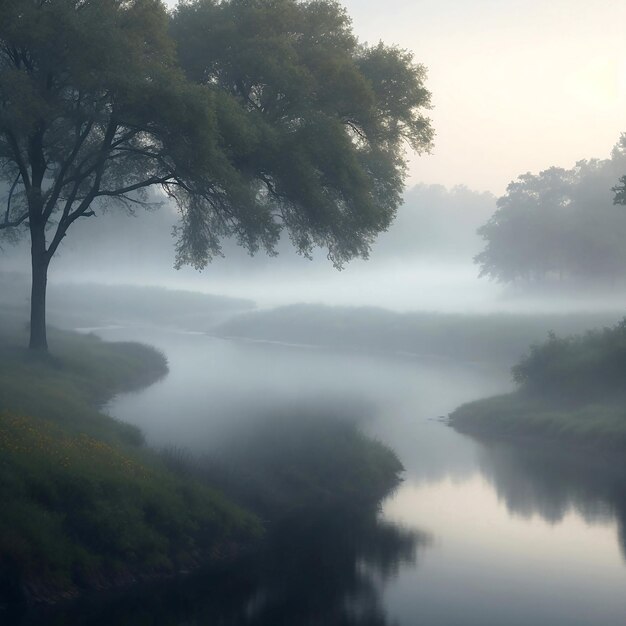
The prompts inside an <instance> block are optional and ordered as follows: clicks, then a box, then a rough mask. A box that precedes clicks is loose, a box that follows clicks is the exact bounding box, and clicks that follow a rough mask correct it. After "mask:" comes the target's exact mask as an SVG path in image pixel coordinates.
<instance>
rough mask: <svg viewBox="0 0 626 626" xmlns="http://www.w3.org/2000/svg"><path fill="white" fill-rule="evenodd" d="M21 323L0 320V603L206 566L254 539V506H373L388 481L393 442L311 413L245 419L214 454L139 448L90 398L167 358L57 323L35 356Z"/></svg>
mask: <svg viewBox="0 0 626 626" xmlns="http://www.w3.org/2000/svg"><path fill="white" fill-rule="evenodd" d="M19 319H20V318H19V317H17V316H15V317H13V318H12V317H11V316H9V315H5V316H4V317H2V318H1V320H0V321H2V324H1V326H0V328H2V331H0V501H1V502H2V507H0V607H1V606H2V604H3V603H6V602H8V603H9V604H14V603H15V601H17V600H24V599H26V600H31V601H32V600H34V601H43V602H50V601H57V600H59V599H61V598H69V597H73V596H76V595H78V594H80V593H81V591H82V590H85V589H102V588H108V587H114V586H125V585H127V584H130V583H132V582H134V581H136V580H138V579H139V580H141V579H146V578H155V577H156V578H158V577H161V576H164V575H170V574H173V573H176V572H178V571H180V570H181V569H184V570H188V569H191V568H193V567H195V566H198V565H201V564H203V563H207V562H211V563H214V562H215V561H216V560H220V559H224V558H230V557H233V556H235V555H237V554H238V553H240V552H241V549H242V548H244V547H246V546H252V545H255V544H256V543H257V539H258V538H260V537H261V536H262V535H263V534H264V527H263V525H262V524H261V522H260V521H259V518H258V517H257V516H262V517H263V519H265V520H266V522H265V525H266V526H267V525H268V524H273V523H274V522H278V521H281V522H283V523H284V522H285V520H286V519H288V518H289V517H290V516H291V515H292V514H295V515H299V514H304V516H305V517H306V516H307V515H308V514H309V513H311V512H312V511H313V510H315V511H316V512H317V514H318V515H322V511H326V512H329V509H332V508H334V509H335V510H338V509H339V508H342V509H349V510H352V511H358V510H365V509H367V510H368V511H372V510H373V509H374V508H375V507H376V506H377V504H378V503H379V501H380V499H381V498H383V497H384V496H385V495H386V494H388V493H389V492H390V491H391V490H392V489H393V488H394V487H395V486H396V485H397V484H398V483H399V480H400V478H399V477H400V473H401V471H402V465H401V464H400V462H399V461H398V459H397V458H396V456H395V455H394V454H393V452H391V451H390V450H389V449H387V448H386V447H385V446H383V445H382V444H380V443H379V442H376V441H372V440H370V439H368V438H367V437H365V436H364V435H362V434H361V433H360V431H359V430H358V428H357V425H356V423H354V422H349V421H346V420H336V419H323V418H320V416H313V415H310V416H295V417H294V416H290V417H289V418H288V417H286V416H283V417H281V416H273V417H272V418H268V419H267V420H260V421H259V422H258V423H257V424H256V425H249V427H247V428H244V429H242V430H241V431H240V432H237V433H236V435H235V436H233V439H232V442H231V444H229V445H227V446H226V448H225V450H224V453H223V456H222V457H221V458H220V459H215V458H211V459H210V460H209V459H197V458H195V459H194V458H192V457H190V456H189V455H188V454H187V453H185V452H184V451H182V450H177V449H175V448H171V449H169V450H167V451H155V450H150V449H149V448H147V447H145V446H144V445H143V437H142V434H141V432H140V431H139V430H138V429H137V428H135V427H134V426H131V425H128V424H124V423H122V422H119V421H117V420H115V419H113V418H111V417H109V416H107V415H106V414H104V413H103V412H101V410H100V409H99V407H101V406H102V404H103V403H104V402H106V401H107V400H108V399H109V398H110V397H111V396H112V395H113V394H115V393H117V392H120V391H129V390H132V389H136V388H138V387H141V386H143V385H146V384H149V383H150V382H153V381H155V380H157V379H158V378H159V377H161V376H163V375H164V374H165V373H166V372H167V363H166V360H165V357H164V356H163V355H162V354H160V353H159V352H158V351H156V350H154V349H152V348H149V347H147V346H142V345H138V344H132V343H107V342H104V341H101V340H100V339H98V338H97V337H95V336H93V335H80V334H77V333H72V332H64V331H59V330H53V331H52V332H51V333H50V335H49V340H50V347H51V354H52V356H43V355H34V354H33V353H32V352H29V351H27V350H26V349H25V348H23V347H22V346H23V339H24V336H25V333H26V330H25V328H24V326H23V323H22V322H20V321H19ZM329 514H330V515H331V516H332V513H331V512H329Z"/></svg>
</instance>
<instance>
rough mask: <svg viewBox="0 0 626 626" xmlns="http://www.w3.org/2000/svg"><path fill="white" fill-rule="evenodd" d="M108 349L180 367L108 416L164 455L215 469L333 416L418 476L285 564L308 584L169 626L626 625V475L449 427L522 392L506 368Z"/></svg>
mask: <svg viewBox="0 0 626 626" xmlns="http://www.w3.org/2000/svg"><path fill="white" fill-rule="evenodd" d="M99 334H101V335H102V336H103V337H105V338H106V339H111V340H117V339H133V340H140V341H144V342H147V343H150V344H152V345H155V346H157V347H158V348H160V349H161V350H163V352H164V353H165V354H166V355H167V358H168V360H169V364H170V374H169V376H167V377H166V378H165V379H164V380H162V381H161V382H159V383H157V384H156V385H154V386H152V387H150V388H149V389H147V390H145V391H142V392H140V393H137V394H130V395H124V396H121V397H119V398H117V399H116V400H115V401H114V402H112V403H111V405H110V406H109V411H110V412H111V413H112V414H113V415H115V416H117V417H119V418H120V419H123V420H125V421H128V422H131V423H134V424H136V425H138V426H140V427H141V428H142V429H143V430H144V431H145V432H146V434H147V437H148V440H149V442H150V443H152V444H154V445H167V444H172V443H175V444H177V445H180V446H184V447H187V448H189V449H191V450H194V451H198V452H203V451H207V450H211V449H215V448H219V445H220V441H221V440H222V439H223V437H224V436H225V435H226V434H227V433H228V432H229V430H230V429H232V428H235V427H236V426H237V425H241V424H245V423H246V421H247V420H253V419H256V418H257V417H258V416H262V415H266V414H267V413H268V412H272V411H275V410H280V411H284V410H285V409H287V410H289V411H291V412H292V413H293V414H294V416H297V413H298V409H299V408H300V407H308V408H310V407H319V410H320V412H322V411H323V412H325V413H329V412H330V413H332V412H333V411H335V412H336V413H337V414H342V413H351V414H355V413H357V414H359V415H361V416H362V418H363V428H364V429H365V430H366V431H368V432H369V433H370V434H372V435H374V436H376V437H378V438H379V439H381V440H382V441H384V442H386V443H387V444H389V445H390V446H391V447H392V448H393V449H394V450H395V451H396V452H397V454H398V456H399V457H400V459H401V460H402V462H403V464H404V465H405V468H406V474H405V480H404V483H403V484H402V486H401V488H400V489H399V490H398V491H397V492H396V493H395V494H394V495H393V496H392V497H391V498H389V499H388V500H387V501H386V502H385V503H384V507H383V513H382V517H381V518H380V519H379V520H377V522H376V528H375V529H374V528H373V527H371V526H367V525H366V526H367V527H364V528H360V529H357V530H354V531H353V532H348V534H346V530H345V528H346V526H345V525H343V526H342V525H341V524H340V523H339V522H337V523H336V524H335V526H336V527H335V528H333V529H328V528H325V530H324V542H326V545H328V542H329V539H328V537H329V536H331V535H332V537H333V539H332V540H330V543H332V542H333V541H334V542H335V544H336V547H335V548H334V549H332V550H330V552H332V555H331V556H330V557H328V556H327V557H322V556H321V555H322V553H326V552H328V550H323V549H321V548H320V547H319V546H316V544H315V542H316V540H317V539H316V536H317V535H316V532H317V531H316V530H315V529H316V528H319V526H320V525H322V526H323V525H324V524H327V525H328V523H329V522H324V521H319V523H318V524H317V525H316V524H313V523H312V524H311V527H310V528H309V529H308V530H307V529H302V532H301V534H300V535H299V536H297V537H295V538H292V543H291V544H290V543H289V541H290V540H287V539H284V540H283V543H284V545H281V546H279V547H278V548H277V550H278V552H277V554H289V555H290V559H292V557H293V554H294V553H296V554H297V555H298V558H299V557H300V556H301V560H300V561H298V558H295V557H294V558H295V563H296V564H295V565H293V566H292V567H293V570H294V571H289V570H287V569H285V567H286V566H285V567H283V568H282V569H281V568H278V569H281V571H280V573H276V572H274V573H273V574H272V575H271V576H269V581H267V582H266V583H264V586H263V588H261V589H255V590H254V591H250V590H248V591H246V592H245V593H244V592H242V594H243V595H242V596H241V597H242V598H243V597H244V596H245V594H246V593H248V596H245V597H246V598H247V599H246V601H245V611H243V612H241V611H238V610H235V609H233V607H231V612H230V613H228V612H226V613H225V612H222V613H220V611H226V609H220V608H219V607H218V608H216V607H215V606H213V605H211V607H212V608H209V607H207V605H206V603H204V604H203V606H202V607H198V608H197V611H195V612H194V609H193V608H191V609H190V607H189V606H188V604H189V602H187V603H186V604H185V607H186V608H185V611H184V612H183V614H181V613H179V614H178V615H179V619H178V620H176V618H174V619H172V620H168V621H167V622H163V623H172V624H174V623H178V624H183V623H194V624H195V623H205V621H204V620H203V619H202V617H203V615H204V616H205V617H206V618H207V619H209V615H210V616H211V617H210V621H206V623H211V624H212V623H219V624H259V625H263V626H280V625H282V624H291V625H296V626H297V625H298V624H320V625H321V624H335V623H336V624H350V625H357V624H358V625H364V626H365V625H372V626H373V625H374V624H377V625H380V626H382V625H391V624H399V625H401V626H413V625H416V624H424V625H432V626H436V625H441V626H455V625H457V624H458V625H469V626H474V625H476V626H478V625H480V626H489V625H493V626H504V625H507V626H515V625H520V626H522V625H524V626H526V625H529V624H533V625H546V626H548V625H549V626H561V625H581V626H582V625H585V626H588V625H595V626H618V625H620V626H623V625H624V624H626V567H625V562H624V534H625V532H624V522H625V520H626V489H625V485H626V477H625V476H624V472H623V471H622V470H621V469H620V468H616V467H614V466H611V465H610V464H609V463H605V462H603V461H602V459H599V458H593V455H590V458H586V459H582V460H581V459H576V458H572V456H571V455H568V454H563V453H557V452H555V451H554V450H545V449H536V448H525V449H524V448H522V449H519V448H518V449H514V448H511V447H507V446H505V445H502V444H499V445H483V444H479V443H477V442H474V441H473V440H471V439H469V438H467V437H464V436H462V435H459V434H457V433H456V432H454V431H453V430H451V429H450V428H448V427H446V426H445V425H444V424H442V423H440V422H438V421H437V418H438V417H439V416H442V415H446V414H447V413H449V412H450V411H451V410H453V409H454V408H455V407H456V406H458V405H459V404H460V403H462V402H466V401H468V400H472V399H476V398H480V397H483V396H485V395H490V394H494V393H499V392H503V391H506V390H507V389H508V388H509V387H510V382H509V374H508V371H506V369H505V368H489V367H487V366H484V365H481V364H478V363H462V364H458V363H451V362H449V361H442V360H435V359H421V358H418V357H416V356H411V355H372V354H354V353H345V352H343V353H342V352H333V351H328V350H321V349H316V348H311V347H306V346H288V345H277V344H270V343H262V342H251V341H243V340H223V339H217V338H212V337H209V336H206V335H201V334H186V333H176V332H171V331H168V332H162V331H156V330H143V329H120V328H117V329H108V330H106V329H105V330H101V331H99ZM294 419H296V418H294ZM333 533H334V534H333ZM410 537H413V539H410ZM308 544H311V545H308ZM281 550H282V552H281ZM374 553H375V554H374ZM281 567H282V566H281ZM295 571H297V574H295V573H294V572H295ZM272 576H273V578H272ZM278 588H280V589H281V591H280V593H278V592H276V589H278ZM229 594H230V597H236V594H234V592H232V590H231V591H230V592H229ZM279 596H280V597H279ZM191 604H193V602H192V601H191ZM240 604H241V603H240ZM309 605H310V606H309ZM240 608H241V607H240ZM211 611H214V612H213V613H212V612H211ZM174 613H175V614H176V612H174ZM189 620H191V621H189ZM194 620H195V621H194ZM139 621H140V620H135V622H134V623H139ZM128 623H129V624H130V623H133V621H132V620H131V621H128ZM141 623H144V622H141ZM145 623H161V622H159V620H158V619H156V621H154V622H148V621H146V622H145Z"/></svg>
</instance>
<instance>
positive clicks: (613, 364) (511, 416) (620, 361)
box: [450, 321, 626, 451]
mask: <svg viewBox="0 0 626 626" xmlns="http://www.w3.org/2000/svg"><path fill="white" fill-rule="evenodd" d="M513 374H514V378H515V380H516V382H517V384H518V386H519V389H518V391H516V392H514V393H511V394H507V395H502V396H496V397H494V398H487V399H485V400H479V401H476V402H471V403H469V404H466V405H463V406H461V407H459V408H458V409H457V410H456V411H454V412H453V413H452V414H451V416H450V418H451V423H452V425H453V426H455V428H457V430H460V431H464V432H467V433H474V434H479V435H481V436H490V435H491V436H499V437H515V438H520V437H531V438H541V439H550V440H555V441H558V442H567V443H571V444H575V445H586V446H601V447H603V448H614V449H617V450H620V451H624V450H625V449H626V402H625V401H624V398H625V389H626V387H625V385H624V383H625V382H626V321H622V322H620V323H619V324H617V325H616V326H614V327H612V328H604V329H602V330H595V331H589V332H587V333H585V334H583V335H575V336H568V337H557V336H556V335H554V334H552V335H550V337H549V338H548V340H547V341H545V342H544V343H542V344H538V345H534V346H532V347H531V348H530V350H529V352H528V354H527V355H526V356H524V357H523V358H522V359H521V361H520V362H519V363H518V364H517V365H516V366H515V367H514V368H513Z"/></svg>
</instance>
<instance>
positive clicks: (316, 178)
mask: <svg viewBox="0 0 626 626" xmlns="http://www.w3.org/2000/svg"><path fill="white" fill-rule="evenodd" d="M171 32H172V35H173V37H174V39H175V40H176V42H177V46H178V52H179V59H180V62H181V65H182V67H183V68H184V69H185V71H186V73H187V76H188V77H189V78H190V79H191V80H193V81H194V82H198V83H200V84H203V85H206V87H207V89H209V90H210V91H211V92H212V93H214V94H215V101H216V103H217V107H216V116H217V120H218V126H219V128H220V134H221V136H222V137H223V138H224V142H225V143H226V144H227V146H228V155H229V159H230V160H231V162H233V163H235V164H236V165H237V169H238V176H239V180H240V181H241V184H242V185H243V184H245V185H247V186H248V187H249V192H247V193H243V192H242V193H241V194H240V198H239V204H238V205H237V206H232V207H231V213H232V215H233V216H234V217H235V219H236V220H237V221H238V222H239V224H240V227H239V228H237V229H235V230H233V231H232V232H231V233H229V234H234V235H236V236H238V237H239V239H240V241H241V243H242V244H244V245H246V246H247V247H248V248H249V249H251V250H254V249H256V247H257V245H258V243H262V244H263V245H265V246H266V247H268V248H270V249H272V248H273V244H274V243H275V241H276V236H277V232H278V231H277V229H278V222H277V221H276V216H280V217H279V219H280V222H281V225H284V227H285V228H286V229H287V231H288V232H289V234H290V236H291V239H292V241H293V243H294V244H295V246H296V248H297V249H298V250H299V251H300V252H302V253H304V254H308V253H310V252H311V250H312V248H313V246H321V247H325V248H327V249H328V251H329V256H330V258H331V259H332V260H333V262H334V263H335V264H336V265H339V266H340V265H342V264H343V262H345V261H347V260H349V259H351V258H353V257H357V256H367V254H368V252H369V248H370V245H371V243H372V241H373V238H374V236H375V235H376V234H377V233H379V232H380V231H382V230H385V229H386V228H387V227H388V226H389V224H390V222H391V219H392V218H393V216H394V214H395V210H396V208H397V206H398V204H399V202H400V191H401V188H402V181H403V178H404V160H403V149H402V143H403V142H406V143H407V144H408V145H409V146H410V147H412V148H414V149H416V150H418V151H420V150H424V149H428V147H429V146H430V142H431V139H432V130H431V128H430V124H429V121H428V120H427V119H426V118H425V117H423V115H422V111H423V109H424V108H427V107H428V106H429V101H430V96H429V93H428V92H427V91H426V89H425V88H424V85H423V83H424V78H425V70H424V68H423V67H422V66H420V65H415V64H414V63H413V59H412V57H411V55H410V54H409V53H407V52H405V51H402V50H398V49H396V48H388V47H385V46H383V45H382V44H379V45H378V46H376V47H373V48H368V47H366V46H362V45H359V44H358V42H357V40H356V38H355V37H354V35H353V34H352V31H351V27H350V21H349V19H348V17H347V15H346V13H345V11H344V10H343V9H342V8H341V7H340V6H339V5H338V4H337V3H335V2H332V1H315V2H297V1H296V0H277V1H272V2H270V1H267V0H256V1H248V0H231V1H229V2H220V3H217V2H213V1H211V0H198V1H195V2H189V3H185V4H181V5H179V7H178V8H177V10H176V11H175V13H174V16H173V20H172V26H171ZM205 199H206V198H205ZM195 202H197V198H196V199H194V200H193V201H190V204H189V207H188V210H187V211H186V212H184V216H183V228H182V230H181V234H182V239H181V243H180V246H179V260H181V261H185V262H192V263H195V264H198V262H200V264H202V263H204V262H206V261H207V260H208V258H209V257H208V256H207V255H206V252H204V253H203V252H202V251H203V250H208V249H210V248H211V245H207V244H208V243H209V244H210V243H212V242H211V241H210V240H211V237H212V235H213V234H214V232H215V230H214V229H213V228H212V226H213V223H212V220H211V219H210V215H209V213H208V212H207V211H206V210H205V211H203V212H202V211H199V210H198V208H199V207H197V206H196V205H195V204H194V203H195Z"/></svg>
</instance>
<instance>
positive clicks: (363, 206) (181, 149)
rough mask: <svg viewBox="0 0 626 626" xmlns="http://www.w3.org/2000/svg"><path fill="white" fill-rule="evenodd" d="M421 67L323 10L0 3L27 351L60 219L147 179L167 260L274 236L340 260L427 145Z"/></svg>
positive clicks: (41, 308)
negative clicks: (160, 209) (169, 201)
mask: <svg viewBox="0 0 626 626" xmlns="http://www.w3.org/2000/svg"><path fill="white" fill-rule="evenodd" d="M424 79H425V69H424V68H423V66H421V65H419V64H415V63H414V62H413V59H412V57H411V55H410V54H409V53H408V52H406V51H403V50H400V49H398V48H395V47H388V46H385V45H383V44H378V45H376V46H373V47H369V46H365V45H362V44H360V43H359V42H358V41H357V39H356V37H355V36H354V34H353V33H352V30H351V25H350V20H349V18H348V16H347V14H346V13H345V11H344V10H343V9H342V8H341V7H340V6H339V5H338V4H336V3H335V2H332V1H330V0H311V1H306V2H298V1H297V0H227V1H224V2H217V1H213V0H195V1H192V2H183V3H181V4H179V6H178V7H177V8H176V9H175V10H174V11H173V12H172V13H171V14H168V12H167V11H166V9H165V7H164V6H163V4H162V3H161V2H160V1H159V0H54V1H51V0H11V1H9V2H4V3H2V4H1V5H0V168H1V169H0V176H1V177H2V179H3V180H4V181H5V182H6V185H7V188H8V190H9V191H8V194H7V201H6V205H5V207H4V210H3V212H2V215H1V217H0V230H3V231H5V232H11V233H14V234H15V233H19V232H21V231H22V230H27V231H28V232H29V234H30V239H31V250H32V261H33V262H32V267H33V295H32V299H31V300H32V307H33V310H32V311H31V321H33V320H34V321H35V322H36V323H35V324H34V326H33V328H35V331H36V332H35V336H33V334H32V333H31V346H33V347H36V346H40V347H43V348H44V349H45V286H46V276H47V269H48V265H49V263H50V260H51V258H52V256H53V255H54V253H55V252H56V250H57V249H58V247H59V245H60V244H61V241H62V240H63V238H64V237H65V235H66V233H67V232H68V229H69V228H70V226H71V225H72V224H73V223H74V222H75V221H76V220H78V219H80V218H83V217H88V216H91V215H94V214H96V213H97V212H99V211H101V210H102V209H103V208H104V207H110V206H113V205H117V206H122V207H127V208H132V207H134V206H137V205H142V204H146V203H149V202H150V200H151V196H148V195H147V193H146V190H148V188H150V187H153V186H160V187H161V188H162V189H163V190H164V192H165V193H166V194H167V195H168V196H169V197H171V198H173V199H175V200H176V202H177V205H178V207H179V209H180V218H181V221H180V227H179V228H178V229H177V234H178V242H177V263H178V264H191V265H193V266H195V267H198V268H201V267H204V266H205V265H206V264H207V263H208V262H209V261H210V260H211V258H212V257H213V256H214V255H216V254H220V253H221V247H220V242H221V240H222V238H223V237H235V238H236V239H237V240H238V242H239V243H240V244H241V245H243V246H245V247H246V248H247V249H248V250H249V251H250V252H251V253H253V252H255V251H257V250H258V249H259V248H260V247H264V248H265V249H267V250H269V251H270V252H271V251H273V249H274V245H275V244H276V242H277V241H278V238H279V236H280V233H281V232H282V231H283V230H286V232H288V234H289V236H290V237H291V239H292V241H293V242H294V245H295V246H296V248H297V249H298V251H300V252H301V253H303V254H305V255H306V254H309V253H310V252H311V250H312V249H313V247H315V246H320V247H324V248H326V249H327V251H328V256H329V258H330V259H331V260H332V262H333V263H334V264H335V265H337V266H338V267H341V265H342V264H343V263H345V262H346V261H349V260H350V259H352V258H355V257H367V255H368V253H369V250H370V246H371V244H372V242H373V240H374V238H375V236H376V235H377V234H378V233H379V232H381V231H383V230H385V229H386V228H387V227H388V226H389V224H390V222H391V220H392V219H393V217H394V215H395V211H396V208H397V206H398V204H399V202H400V194H401V191H402V187H403V182H404V175H405V147H406V146H408V147H410V148H412V149H414V150H417V151H418V152H419V151H422V150H428V149H429V147H430V144H431V141H432V135H433V133H432V129H431V126H430V122H429V120H428V119H427V118H426V117H424V114H423V112H424V109H427V108H428V107H429V103H430V94H429V93H428V91H427V90H426V88H425V87H424Z"/></svg>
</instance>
